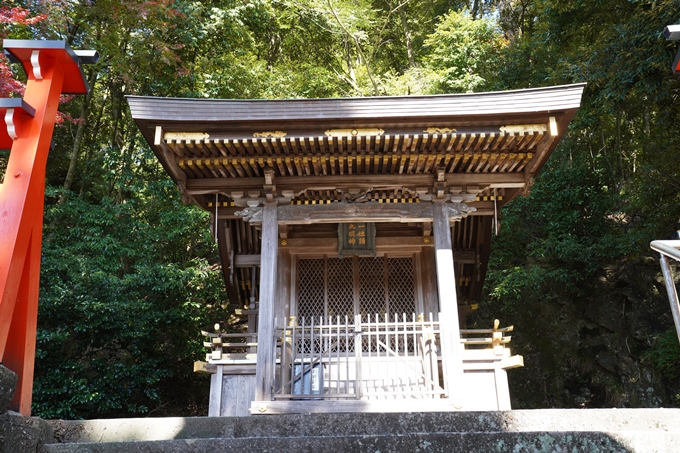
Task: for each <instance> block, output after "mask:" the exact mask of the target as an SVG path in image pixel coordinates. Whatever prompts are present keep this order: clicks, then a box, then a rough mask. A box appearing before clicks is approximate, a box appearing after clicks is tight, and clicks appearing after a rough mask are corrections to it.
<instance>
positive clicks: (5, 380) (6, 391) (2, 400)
mask: <svg viewBox="0 0 680 453" xmlns="http://www.w3.org/2000/svg"><path fill="white" fill-rule="evenodd" d="M16 389H17V375H16V373H14V371H12V370H10V369H8V368H6V367H4V366H2V365H0V414H4V413H5V412H7V408H9V403H10V401H12V397H14V392H15V391H16Z"/></svg>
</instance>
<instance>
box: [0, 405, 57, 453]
mask: <svg viewBox="0 0 680 453" xmlns="http://www.w3.org/2000/svg"><path fill="white" fill-rule="evenodd" d="M52 441H53V436H52V427H51V426H50V425H49V424H47V423H45V421H44V420H41V419H39V418H37V417H24V416H23V415H21V414H19V413H16V412H12V411H9V412H7V413H5V414H3V415H0V453H36V452H39V451H41V449H42V447H43V445H44V444H47V443H51V442H52Z"/></svg>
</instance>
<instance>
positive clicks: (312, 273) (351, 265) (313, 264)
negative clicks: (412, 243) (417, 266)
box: [297, 256, 416, 322]
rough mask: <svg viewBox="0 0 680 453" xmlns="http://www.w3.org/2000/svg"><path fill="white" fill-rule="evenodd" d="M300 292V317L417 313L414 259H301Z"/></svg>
mask: <svg viewBox="0 0 680 453" xmlns="http://www.w3.org/2000/svg"><path fill="white" fill-rule="evenodd" d="M297 294H298V301H297V307H298V308H297V312H298V316H299V317H305V318H309V317H311V316H315V317H319V316H324V317H329V316H330V317H333V319H336V317H337V316H340V317H341V319H343V318H344V317H345V316H347V317H348V318H349V319H350V322H352V321H351V320H352V319H353V316H354V315H355V314H359V313H361V315H362V321H364V322H365V321H368V320H369V316H370V318H371V319H372V320H375V315H379V316H380V319H381V321H384V316H385V314H387V315H388V316H389V317H390V319H393V318H394V315H395V314H396V315H398V316H399V317H400V318H401V316H402V314H404V313H406V314H407V316H408V317H410V316H411V315H412V314H413V313H415V312H416V299H415V284H414V275H413V258H412V257H403V258H401V257H400V258H393V257H387V258H385V257H380V258H368V257H361V258H359V257H353V258H329V257H327V256H326V257H324V258H313V259H308V258H301V259H299V260H298V292H297Z"/></svg>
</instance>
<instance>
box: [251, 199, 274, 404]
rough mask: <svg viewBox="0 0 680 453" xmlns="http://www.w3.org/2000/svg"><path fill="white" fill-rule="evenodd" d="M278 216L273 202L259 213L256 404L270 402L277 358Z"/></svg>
mask: <svg viewBox="0 0 680 453" xmlns="http://www.w3.org/2000/svg"><path fill="white" fill-rule="evenodd" d="M277 217H278V216H277V207H276V203H265V205H264V208H263V210H262V247H261V250H262V252H261V255H260V256H261V262H260V304H259V306H258V318H259V319H258V323H257V324H258V331H257V365H256V366H255V401H270V400H271V399H272V386H273V384H274V368H275V363H274V360H275V358H276V345H275V344H274V304H275V302H276V264H277V256H278V245H279V243H278V235H279V227H278V223H277Z"/></svg>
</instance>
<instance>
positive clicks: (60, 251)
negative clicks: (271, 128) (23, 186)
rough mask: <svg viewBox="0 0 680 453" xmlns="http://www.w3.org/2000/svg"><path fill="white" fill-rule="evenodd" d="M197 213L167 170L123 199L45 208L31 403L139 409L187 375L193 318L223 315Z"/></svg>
mask: <svg viewBox="0 0 680 453" xmlns="http://www.w3.org/2000/svg"><path fill="white" fill-rule="evenodd" d="M56 195H57V192H55V191H53V190H50V191H48V197H55V196H56ZM207 223H208V220H207V214H206V213H204V212H201V211H200V210H199V209H197V208H194V209H186V208H183V209H181V206H180V205H179V203H178V200H177V196H176V195H175V190H174V188H173V187H171V183H169V182H168V181H162V182H159V183H153V182H151V183H148V186H147V187H146V188H145V190H142V191H140V193H139V195H138V196H137V197H135V198H132V199H128V200H126V202H125V203H114V202H113V200H111V199H107V198H104V199H102V200H100V202H99V203H96V204H95V203H89V202H87V201H85V200H82V199H80V198H76V197H74V198H72V199H70V200H69V201H68V202H66V203H63V204H51V205H49V206H48V207H47V209H46V212H45V232H44V253H43V264H42V273H41V288H42V290H41V293H40V328H39V334H38V354H37V355H38V358H37V373H36V379H35V396H34V412H35V413H36V414H38V415H40V416H42V417H46V418H79V417H86V418H87V417H97V416H104V415H109V416H110V415H115V416H120V415H125V414H128V413H129V414H134V413H148V412H149V411H150V409H153V408H154V407H157V406H159V405H160V404H162V403H165V402H166V401H165V399H166V398H167V395H163V394H161V392H160V387H161V386H162V385H163V383H164V381H167V380H169V379H173V380H175V381H182V380H188V379H191V377H190V373H191V361H192V360H191V359H192V358H198V357H200V352H201V349H202V348H201V346H202V341H201V340H202V339H201V336H200V330H201V328H206V327H207V326H209V325H211V324H212V323H213V322H214V320H216V319H221V317H222V316H223V315H224V311H223V309H222V308H221V306H222V300H223V294H222V291H223V282H222V278H221V273H220V271H219V268H218V267H217V266H216V265H215V264H214V261H215V259H214V244H213V243H212V241H211V240H210V238H209V236H208V235H207V232H208V228H207Z"/></svg>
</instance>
